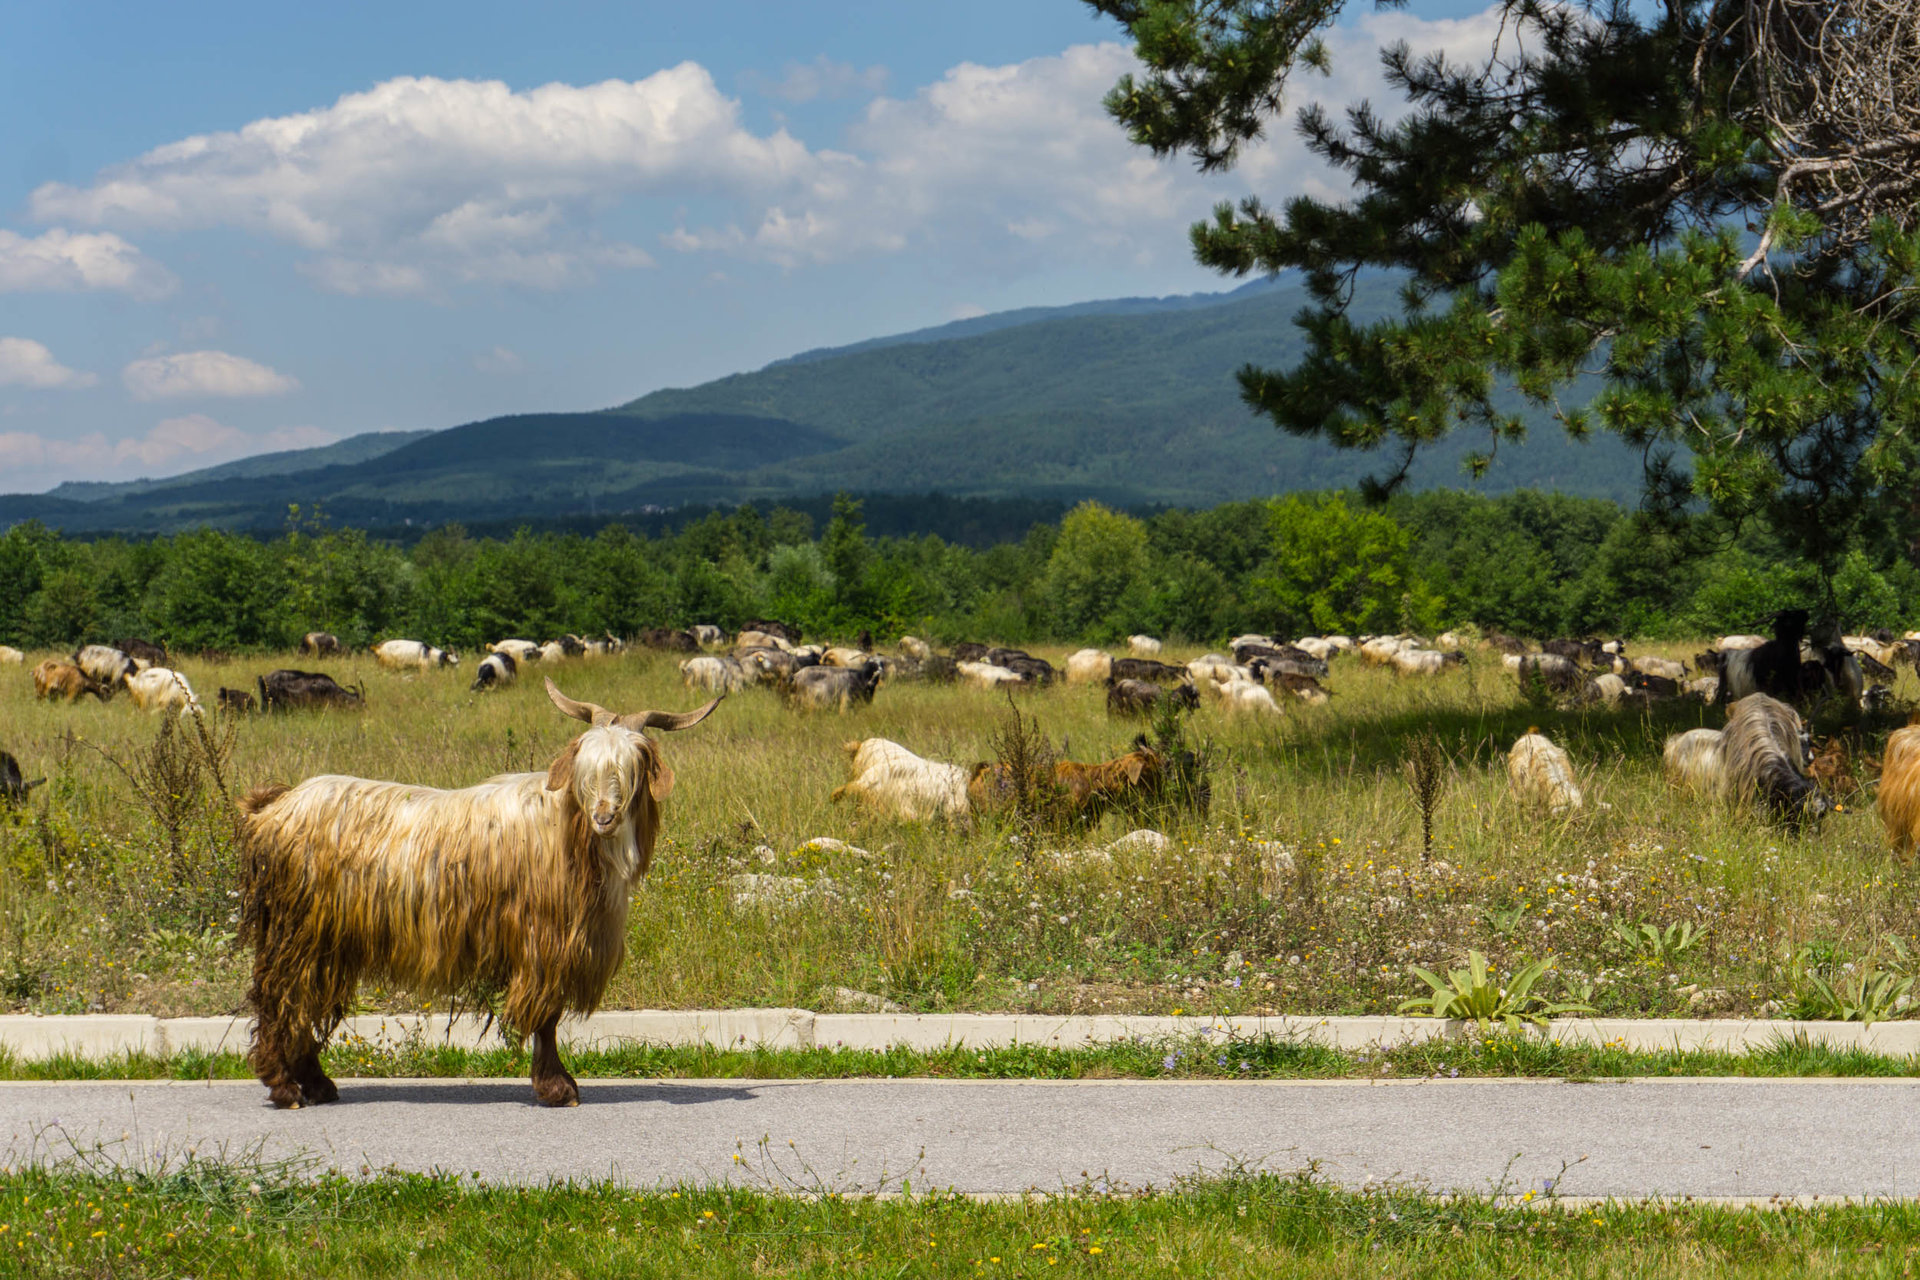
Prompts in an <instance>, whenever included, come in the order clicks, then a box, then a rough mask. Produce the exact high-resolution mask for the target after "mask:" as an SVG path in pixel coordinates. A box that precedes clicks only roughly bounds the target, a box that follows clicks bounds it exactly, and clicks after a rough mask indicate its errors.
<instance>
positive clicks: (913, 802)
mask: <svg viewBox="0 0 1920 1280" xmlns="http://www.w3.org/2000/svg"><path fill="white" fill-rule="evenodd" d="M844 749H845V751H846V753H847V782H846V785H845V786H842V787H836V788H834V791H833V794H832V795H831V796H829V797H828V799H830V800H833V801H834V802H835V803H838V802H840V801H841V800H845V799H846V798H848V797H849V796H851V797H853V798H854V799H855V800H858V801H860V802H861V803H862V804H864V805H866V806H867V807H868V808H869V809H872V810H874V811H875V812H876V813H880V814H883V815H885V816H886V817H889V818H898V819H900V820H902V821H904V822H921V821H925V820H926V819H929V818H946V819H949V820H952V821H963V820H964V819H965V818H966V817H967V815H968V813H969V812H971V803H970V802H969V800H968V799H967V771H966V770H965V769H964V768H962V767H961V766H959V765H957V764H943V763H942V762H940V761H938V760H927V759H924V758H923V757H921V756H917V755H915V754H913V752H911V751H909V750H907V749H906V748H905V747H903V746H901V745H900V744H899V743H897V742H890V741H888V740H887V739H885V738H868V739H866V740H864V741H862V742H849V743H846V744H845V747H844Z"/></svg>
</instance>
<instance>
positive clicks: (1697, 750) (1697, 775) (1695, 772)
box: [1660, 729, 1727, 800]
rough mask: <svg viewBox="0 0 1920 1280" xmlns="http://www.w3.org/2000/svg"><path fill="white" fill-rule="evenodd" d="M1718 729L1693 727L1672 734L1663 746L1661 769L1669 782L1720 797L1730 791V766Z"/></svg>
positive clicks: (1722, 736) (1700, 793)
mask: <svg viewBox="0 0 1920 1280" xmlns="http://www.w3.org/2000/svg"><path fill="white" fill-rule="evenodd" d="M1724 736H1725V735H1724V734H1722V733H1721V732H1720V730H1718V729H1689V730H1687V731H1686V732H1685V733H1676V734H1673V735H1671V736H1670V737H1668V739H1667V742H1666V746H1665V747H1663V748H1662V749H1661V752H1660V757H1661V771H1662V772H1663V773H1665V774H1666V778H1667V781H1668V783H1670V784H1671V785H1673V786H1675V787H1677V788H1679V789H1680V790H1682V791H1691V792H1693V793H1694V794H1695V795H1700V796H1708V797H1711V798H1713V799H1716V800H1718V799H1720V798H1721V797H1723V796H1725V795H1726V794H1727V770H1726V765H1725V762H1724V760H1723V758H1722V756H1721V753H1720V744H1721V740H1722V738H1724Z"/></svg>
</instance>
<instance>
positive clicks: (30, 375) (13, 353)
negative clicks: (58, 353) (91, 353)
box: [0, 338, 99, 391]
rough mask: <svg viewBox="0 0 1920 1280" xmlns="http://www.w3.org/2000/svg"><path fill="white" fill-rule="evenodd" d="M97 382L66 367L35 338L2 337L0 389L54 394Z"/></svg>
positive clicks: (78, 371)
mask: <svg viewBox="0 0 1920 1280" xmlns="http://www.w3.org/2000/svg"><path fill="white" fill-rule="evenodd" d="M98 381H99V379H98V378H96V377H94V376H93V375H92V374H90V373H84V372H82V371H80V370H77V369H69V368H67V367H66V366H65V365H63V364H61V363H60V362H59V361H58V360H55V359H54V358H53V352H51V351H49V350H47V349H46V347H45V346H43V345H42V344H40V343H38V342H35V341H34V340H33V339H32V338H0V387H30V388H32V389H33V390H36V391H53V390H68V389H73V388H78V387H90V386H92V385H93V384H94V383H96V382H98Z"/></svg>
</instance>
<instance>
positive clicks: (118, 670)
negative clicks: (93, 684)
mask: <svg viewBox="0 0 1920 1280" xmlns="http://www.w3.org/2000/svg"><path fill="white" fill-rule="evenodd" d="M73 664H74V665H75V666H76V667H79V668H80V669H81V670H82V671H84V672H86V673H87V676H88V677H89V678H90V679H93V680H96V681H98V682H99V683H101V684H103V685H105V686H106V687H107V688H108V689H110V690H111V689H116V688H118V687H119V686H121V685H123V684H125V683H126V682H127V677H128V676H130V675H132V674H133V673H134V672H136V671H138V670H139V669H140V668H139V667H138V666H137V665H136V664H135V663H134V661H133V659H132V658H129V657H128V656H127V655H126V654H124V653H122V652H121V651H120V650H118V649H115V648H113V647H112V646H110V645H104V644H90V645H87V646H86V647H85V648H82V649H78V650H75V651H74V655H73Z"/></svg>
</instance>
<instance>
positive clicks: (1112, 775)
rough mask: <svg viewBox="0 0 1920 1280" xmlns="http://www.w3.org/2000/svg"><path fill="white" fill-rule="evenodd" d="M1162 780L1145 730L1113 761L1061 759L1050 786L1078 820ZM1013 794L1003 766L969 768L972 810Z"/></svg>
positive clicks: (1148, 791)
mask: <svg viewBox="0 0 1920 1280" xmlns="http://www.w3.org/2000/svg"><path fill="white" fill-rule="evenodd" d="M1256 687H1258V686H1256ZM1261 692H1262V693H1265V692H1266V690H1264V689H1262V690H1261ZM1165 781H1166V758H1165V757H1164V756H1163V755H1161V754H1160V752H1158V751H1157V750H1155V749H1154V748H1153V746H1152V745H1151V744H1149V743H1148V742H1147V738H1146V735H1145V734H1141V735H1140V736H1139V737H1136V738H1135V739H1134V740H1133V750H1131V751H1129V752H1127V754H1125V755H1123V756H1116V757H1115V758H1114V759H1112V760H1107V761H1103V762H1102V763H1100V764H1081V763H1079V762H1077V761H1074V760H1062V761H1060V762H1058V763H1057V764H1055V765H1054V766H1053V785H1054V787H1055V788H1056V790H1057V791H1058V792H1059V794H1060V798H1061V803H1062V804H1063V805H1064V806H1065V807H1066V809H1067V812H1068V814H1069V815H1070V816H1071V817H1073V818H1074V819H1076V820H1079V821H1083V822H1090V821H1095V820H1097V819H1098V818H1099V817H1100V816H1101V815H1102V814H1103V813H1105V812H1106V811H1107V810H1108V809H1110V808H1114V807H1116V806H1120V805H1123V804H1126V803H1128V802H1130V801H1133V800H1137V799H1148V798H1151V797H1153V796H1155V795H1157V794H1158V793H1159V792H1160V790H1161V787H1162V785H1163V784H1164V783H1165ZM1012 795H1013V779H1012V776H1011V774H1010V772H1009V771H1008V769H1007V767H1006V766H1005V765H1002V764H995V763H992V762H990V761H989V762H986V763H982V764H976V765H975V766H974V767H973V774H972V776H971V777H970V778H968V779H967V798H968V799H969V800H970V801H972V803H973V807H974V808H975V809H976V810H978V811H980V812H982V813H986V812H992V811H994V810H996V809H999V808H1002V807H1004V806H1005V804H1006V803H1007V801H1008V800H1009V799H1010V798H1011V797H1012Z"/></svg>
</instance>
